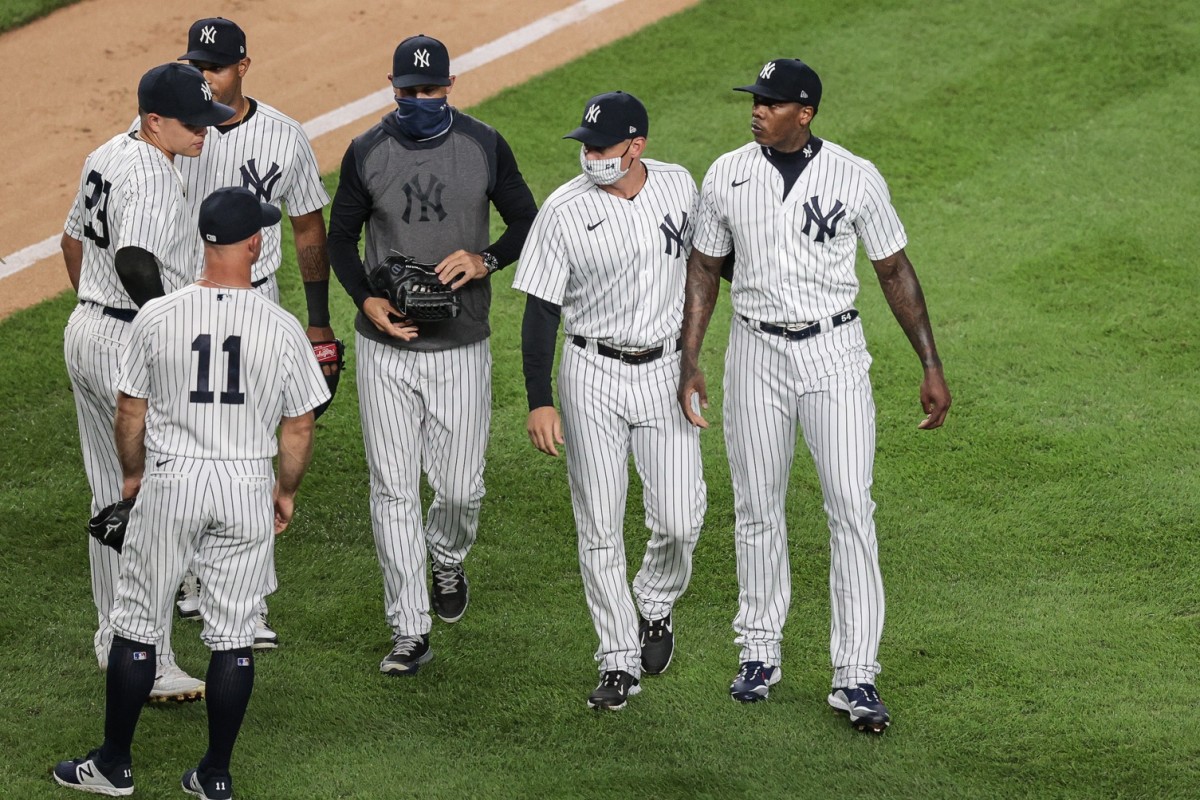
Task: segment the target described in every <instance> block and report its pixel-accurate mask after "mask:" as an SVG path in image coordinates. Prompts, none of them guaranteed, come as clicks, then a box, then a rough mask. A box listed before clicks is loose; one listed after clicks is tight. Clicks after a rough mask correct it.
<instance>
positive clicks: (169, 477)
mask: <svg viewBox="0 0 1200 800" xmlns="http://www.w3.org/2000/svg"><path fill="white" fill-rule="evenodd" d="M159 461H165V462H167V463H165V464H164V465H163V466H161V467H160V466H157V465H156V464H157V462H159ZM274 486H275V474H274V470H273V469H272V465H271V459H267V458H264V459H253V460H245V461H217V460H213V459H203V458H184V457H182V456H170V455H163V454H159V453H152V452H147V453H146V474H145V477H144V478H143V479H142V488H141V491H140V492H139V493H138V501H137V503H136V504H135V505H134V507H133V511H132V513H131V514H130V516H129V528H128V531H127V533H126V536H125V547H124V550H123V551H122V554H121V580H120V582H119V583H118V585H117V601H116V604H115V605H114V607H113V618H112V624H113V630H114V631H115V632H116V633H117V634H118V635H120V636H124V637H125V638H127V639H131V640H133V641H135V642H154V641H157V639H158V637H159V635H161V633H162V631H163V630H164V629H166V628H167V627H168V626H169V625H170V622H171V617H172V615H173V611H174V603H173V601H174V599H175V591H176V590H177V589H178V588H179V581H180V579H182V578H183V573H184V572H185V571H186V569H187V567H188V565H191V564H194V566H195V569H196V574H197V577H199V578H200V583H201V585H202V586H203V587H204V591H203V592H201V593H200V615H201V617H202V618H203V619H204V632H203V633H202V634H201V638H202V639H203V640H204V643H205V644H206V645H208V647H209V649H211V650H236V649H238V648H242V647H250V646H251V645H252V644H253V643H254V627H255V617H256V615H257V612H256V609H257V608H258V604H259V601H261V600H262V598H263V594H264V592H265V591H266V588H267V583H268V580H269V578H270V571H271V562H272V559H273V556H274V551H275V507H274V502H273V500H272V490H273V488H274Z"/></svg>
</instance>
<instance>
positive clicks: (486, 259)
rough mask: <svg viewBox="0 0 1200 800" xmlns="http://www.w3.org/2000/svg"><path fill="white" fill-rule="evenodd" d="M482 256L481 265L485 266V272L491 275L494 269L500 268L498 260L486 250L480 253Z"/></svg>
mask: <svg viewBox="0 0 1200 800" xmlns="http://www.w3.org/2000/svg"><path fill="white" fill-rule="evenodd" d="M479 255H481V256H483V265H484V266H485V267H487V274H488V275H491V274H492V273H493V272H495V271H496V270H498V269H500V261H499V260H498V259H497V258H496V257H495V256H494V255H492V254H491V253H489V252H487V251H486V250H485V251H483V252H482V253H480V254H479Z"/></svg>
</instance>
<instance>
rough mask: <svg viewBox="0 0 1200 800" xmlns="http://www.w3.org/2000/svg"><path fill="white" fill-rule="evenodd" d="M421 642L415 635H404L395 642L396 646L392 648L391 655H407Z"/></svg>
mask: <svg viewBox="0 0 1200 800" xmlns="http://www.w3.org/2000/svg"><path fill="white" fill-rule="evenodd" d="M420 643H421V640H420V639H418V638H417V637H415V636H405V637H404V638H403V639H401V640H400V641H398V642H396V646H395V647H393V648H392V655H394V656H407V655H410V654H411V653H412V651H413V650H414V649H415V648H416V647H417V646H418V645H419V644H420Z"/></svg>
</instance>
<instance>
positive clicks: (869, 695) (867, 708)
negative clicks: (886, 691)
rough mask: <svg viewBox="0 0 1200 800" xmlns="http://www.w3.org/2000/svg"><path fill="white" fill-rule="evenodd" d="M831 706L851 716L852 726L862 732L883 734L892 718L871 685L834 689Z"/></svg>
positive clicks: (831, 695) (831, 693) (830, 696)
mask: <svg viewBox="0 0 1200 800" xmlns="http://www.w3.org/2000/svg"><path fill="white" fill-rule="evenodd" d="M827 700H828V702H829V705H831V706H833V707H834V708H836V709H837V710H838V711H845V712H846V713H848V714H849V715H850V724H851V725H853V726H854V727H855V728H857V729H858V730H860V731H865V732H869V733H883V732H884V730H886V729H887V726H888V725H891V724H892V718H891V716H889V715H888V710H887V706H885V705H884V704H883V701H882V700H880V699H879V692H878V691H876V690H875V685H874V684H871V683H859V684H855V685H854V686H849V687H843V688H838V689H834V690H833V691H832V692H830V694H829V697H828V698H827Z"/></svg>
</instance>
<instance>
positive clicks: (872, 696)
mask: <svg viewBox="0 0 1200 800" xmlns="http://www.w3.org/2000/svg"><path fill="white" fill-rule="evenodd" d="M858 690H859V691H860V692H862V694H863V699H864V700H866V701H867V702H868V703H872V704H877V703H879V702H880V700H879V692H877V691H875V687H874V686H871V685H870V684H866V683H860V684H859V685H858Z"/></svg>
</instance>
